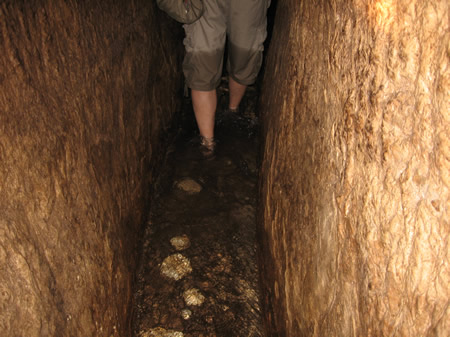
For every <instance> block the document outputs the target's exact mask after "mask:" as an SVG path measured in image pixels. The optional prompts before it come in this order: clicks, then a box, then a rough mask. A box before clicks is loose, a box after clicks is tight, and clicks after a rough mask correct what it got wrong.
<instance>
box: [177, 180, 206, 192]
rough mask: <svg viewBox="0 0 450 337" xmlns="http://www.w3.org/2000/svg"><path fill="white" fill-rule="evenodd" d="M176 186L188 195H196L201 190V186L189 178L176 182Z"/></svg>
mask: <svg viewBox="0 0 450 337" xmlns="http://www.w3.org/2000/svg"><path fill="white" fill-rule="evenodd" d="M176 186H177V187H178V188H179V189H180V190H182V191H184V192H187V193H189V194H196V193H199V192H200V191H201V190H202V186H201V185H200V184H199V183H198V182H196V181H195V180H193V179H191V178H186V179H183V180H181V181H179V182H177V184H176Z"/></svg>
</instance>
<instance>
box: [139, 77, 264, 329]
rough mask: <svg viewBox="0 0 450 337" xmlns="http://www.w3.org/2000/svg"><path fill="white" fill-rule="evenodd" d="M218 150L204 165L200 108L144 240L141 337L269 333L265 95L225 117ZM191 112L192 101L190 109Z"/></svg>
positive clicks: (251, 93) (176, 152)
mask: <svg viewBox="0 0 450 337" xmlns="http://www.w3.org/2000/svg"><path fill="white" fill-rule="evenodd" d="M225 88H226V83H223V85H222V86H221V87H220V89H219V109H218V116H217V127H216V136H217V139H218V141H219V144H218V154H217V156H216V158H215V159H213V160H203V159H202V158H201V154H200V153H199V151H198V149H197V148H196V147H195V146H194V144H193V143H192V142H190V140H191V139H192V137H193V135H194V130H195V124H194V121H193V117H192V116H193V113H192V111H187V113H186V116H187V117H186V118H185V119H186V123H184V125H183V128H182V129H180V132H179V134H178V136H177V139H176V141H174V143H173V145H171V147H170V150H169V153H168V155H167V159H166V163H165V167H163V170H162V171H163V172H164V173H163V176H162V177H161V178H160V180H159V182H158V184H159V186H160V188H159V190H160V192H159V194H158V197H157V198H156V200H155V201H153V203H152V206H151V213H150V216H149V219H150V220H149V222H148V225H147V228H146V231H145V237H144V238H143V242H144V248H143V256H142V258H141V261H142V262H141V265H140V268H139V272H138V287H137V292H136V294H135V307H134V319H133V329H134V334H135V336H136V337H150V336H164V337H180V336H195V337H200V336H205V337H206V336H262V335H263V333H262V321H261V316H260V305H259V285H258V270H257V264H256V241H255V207H256V184H257V174H258V172H257V170H258V166H257V152H258V151H257V150H258V135H257V134H258V132H257V131H258V125H257V124H258V123H257V118H256V114H255V107H256V101H257V92H256V89H255V88H249V90H248V91H247V94H246V97H245V98H244V101H243V103H242V104H241V107H242V108H241V112H240V113H239V115H237V116H226V115H224V114H223V111H224V107H226V102H227V99H228V94H227V91H226V89H225ZM186 107H187V109H190V103H189V102H187V104H186Z"/></svg>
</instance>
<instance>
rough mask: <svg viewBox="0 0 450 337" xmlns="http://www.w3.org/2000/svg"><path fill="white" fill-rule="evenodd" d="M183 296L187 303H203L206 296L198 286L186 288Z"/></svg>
mask: <svg viewBox="0 0 450 337" xmlns="http://www.w3.org/2000/svg"><path fill="white" fill-rule="evenodd" d="M183 297H184V301H185V302H186V304H187V305H202V304H203V302H204V301H205V296H203V295H202V294H201V293H200V291H199V290H198V289H196V288H191V289H188V290H186V291H185V292H184V293H183Z"/></svg>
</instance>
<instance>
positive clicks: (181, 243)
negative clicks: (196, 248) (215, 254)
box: [170, 235, 191, 250]
mask: <svg viewBox="0 0 450 337" xmlns="http://www.w3.org/2000/svg"><path fill="white" fill-rule="evenodd" d="M170 243H171V244H172V246H174V247H175V249H176V250H184V249H186V248H189V246H190V245H191V242H190V241H189V238H188V237H187V235H182V236H175V237H173V238H172V239H170Z"/></svg>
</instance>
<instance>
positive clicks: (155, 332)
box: [139, 327, 184, 337]
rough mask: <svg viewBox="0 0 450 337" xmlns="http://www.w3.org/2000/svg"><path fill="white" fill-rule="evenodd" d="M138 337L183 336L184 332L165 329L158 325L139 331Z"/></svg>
mask: <svg viewBox="0 0 450 337" xmlns="http://www.w3.org/2000/svg"><path fill="white" fill-rule="evenodd" d="M139 337H184V334H183V333H182V332H180V331H175V330H166V329H164V328H159V327H158V328H153V329H150V330H147V331H141V333H140V334H139Z"/></svg>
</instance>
